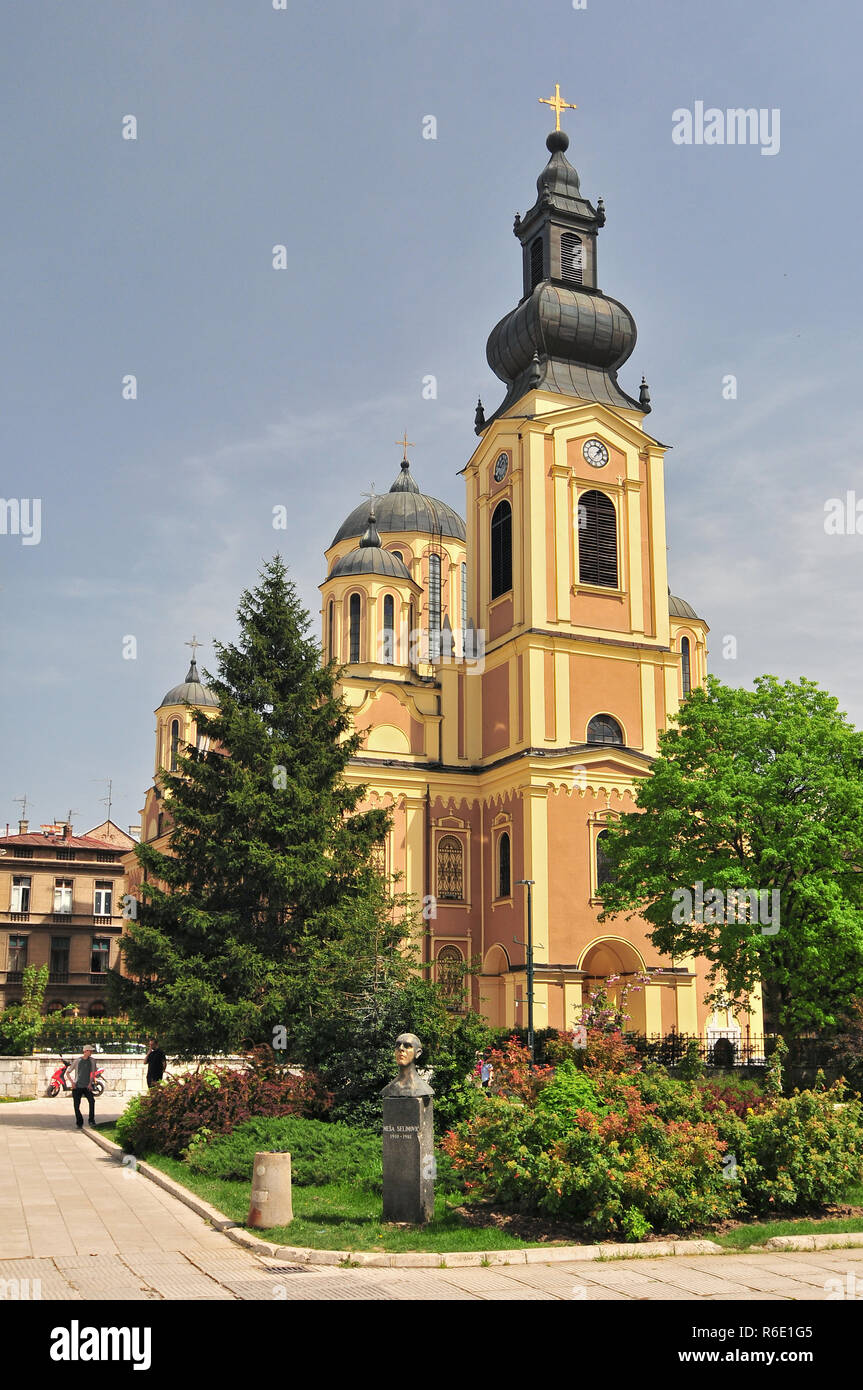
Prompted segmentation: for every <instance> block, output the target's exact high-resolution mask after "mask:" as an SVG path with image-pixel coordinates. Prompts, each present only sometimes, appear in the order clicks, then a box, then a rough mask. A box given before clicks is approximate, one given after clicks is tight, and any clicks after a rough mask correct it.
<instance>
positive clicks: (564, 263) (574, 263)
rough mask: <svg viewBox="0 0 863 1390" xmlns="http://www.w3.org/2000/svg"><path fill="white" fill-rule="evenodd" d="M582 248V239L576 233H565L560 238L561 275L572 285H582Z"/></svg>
mask: <svg viewBox="0 0 863 1390" xmlns="http://www.w3.org/2000/svg"><path fill="white" fill-rule="evenodd" d="M581 254H582V246H581V237H578V236H576V235H575V232H564V234H563V236H562V237H561V238H560V273H561V277H562V278H563V279H564V280H569V282H570V284H573V285H580V284H581V271H582V262H581Z"/></svg>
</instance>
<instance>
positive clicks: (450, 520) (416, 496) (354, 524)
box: [331, 459, 467, 578]
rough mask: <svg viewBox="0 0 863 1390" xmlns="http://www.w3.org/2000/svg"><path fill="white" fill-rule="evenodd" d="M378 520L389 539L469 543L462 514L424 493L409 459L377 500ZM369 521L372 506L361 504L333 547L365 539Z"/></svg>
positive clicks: (376, 514) (334, 538)
mask: <svg viewBox="0 0 863 1390" xmlns="http://www.w3.org/2000/svg"><path fill="white" fill-rule="evenodd" d="M375 518H376V520H377V524H378V529H379V530H380V531H382V532H384V534H385V535H386V534H389V533H391V532H393V531H420V532H422V533H423V534H425V535H429V536H452V537H454V538H455V539H456V540H459V541H463V540H466V539H467V532H466V530H465V524H464V522H463V521H462V519H461V517H460V516H459V514H458V512H456V511H453V509H452V507H450V506H448V505H447V503H446V502H441V501H440V500H439V499H438V498H437V497H428V496H426V494H425V493H424V492H420V490H419V487H418V486H417V483H416V481H415V480H414V478H413V477H412V476H411V471H410V464H409V463H408V461H407V459H404V460H403V461H402V466H401V470H400V472H399V476H398V477H397V478H396V480H395V482H394V483H393V485H392V487H391V488H390V490H389V492H385V493H384V495H383V496H382V497H377V498H376V499H375ZM368 519H369V510H368V503H367V502H361V503H360V505H359V506H358V507H354V509H353V511H352V512H351V514H350V516H349V517H347V518H346V520H345V521H343V522H342V524H341V526H340V527H339V529H338V531H337V532H336V534H335V536H334V537H333V539H332V544H333V545H338V543H339V541H344V540H347V539H349V538H350V537H351V536H361V535H362V534H363V532H364V531H365V529H366V526H367V525H368ZM384 554H386V552H384ZM345 559H347V556H345ZM366 572H367V571H366ZM334 573H335V571H334ZM341 573H344V571H341ZM331 577H332V576H331ZM408 578H410V576H408Z"/></svg>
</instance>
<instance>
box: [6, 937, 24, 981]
mask: <svg viewBox="0 0 863 1390" xmlns="http://www.w3.org/2000/svg"><path fill="white" fill-rule="evenodd" d="M26 965H27V937H26V936H10V938H9V975H10V976H11V975H20V974H21V972H22V971H23V970H24V969H25V967H26ZM13 983H14V982H13Z"/></svg>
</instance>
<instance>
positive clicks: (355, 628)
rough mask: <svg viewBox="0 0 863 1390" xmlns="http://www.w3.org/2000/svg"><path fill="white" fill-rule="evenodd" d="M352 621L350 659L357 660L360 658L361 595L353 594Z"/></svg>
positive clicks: (351, 605) (351, 604)
mask: <svg viewBox="0 0 863 1390" xmlns="http://www.w3.org/2000/svg"><path fill="white" fill-rule="evenodd" d="M350 622H351V639H350V655H349V656H348V660H349V661H353V662H357V661H359V659H360V596H359V594H351V601H350Z"/></svg>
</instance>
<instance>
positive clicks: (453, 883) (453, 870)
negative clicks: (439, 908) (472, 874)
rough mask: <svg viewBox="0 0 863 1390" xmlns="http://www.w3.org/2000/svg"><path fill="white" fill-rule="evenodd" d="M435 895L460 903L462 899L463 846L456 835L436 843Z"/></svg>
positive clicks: (442, 837) (444, 836) (446, 836)
mask: <svg viewBox="0 0 863 1390" xmlns="http://www.w3.org/2000/svg"><path fill="white" fill-rule="evenodd" d="M437 895H438V897H439V898H441V899H449V900H450V901H456V902H460V901H461V900H462V899H463V898H464V845H463V844H462V842H461V840H460V839H459V837H458V836H457V835H442V836H441V838H440V839H439V840H438V842H437Z"/></svg>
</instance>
